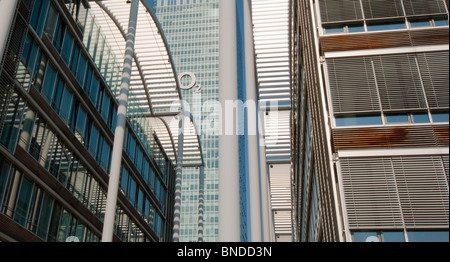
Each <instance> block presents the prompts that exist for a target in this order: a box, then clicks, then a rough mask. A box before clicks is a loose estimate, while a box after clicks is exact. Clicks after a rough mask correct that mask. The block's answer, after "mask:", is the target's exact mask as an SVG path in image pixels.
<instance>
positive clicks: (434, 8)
mask: <svg viewBox="0 0 450 262" xmlns="http://www.w3.org/2000/svg"><path fill="white" fill-rule="evenodd" d="M403 3H404V5H405V11H406V15H408V16H411V15H425V14H443V13H446V12H447V10H446V8H445V4H444V1H443V0H403Z"/></svg>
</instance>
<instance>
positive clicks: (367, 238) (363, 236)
mask: <svg viewBox="0 0 450 262" xmlns="http://www.w3.org/2000/svg"><path fill="white" fill-rule="evenodd" d="M353 238H354V241H355V242H380V239H379V237H378V232H354V233H353Z"/></svg>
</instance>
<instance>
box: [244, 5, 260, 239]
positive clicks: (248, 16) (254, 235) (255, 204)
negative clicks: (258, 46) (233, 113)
mask: <svg viewBox="0 0 450 262" xmlns="http://www.w3.org/2000/svg"><path fill="white" fill-rule="evenodd" d="M243 4H244V31H245V34H244V38H245V79H246V83H245V84H246V89H247V90H246V95H247V107H246V108H247V125H248V166H249V184H250V185H249V192H250V222H251V226H250V227H251V241H252V242H261V241H262V232H261V231H262V228H261V187H260V181H259V159H258V150H259V148H258V134H257V132H258V126H257V125H258V124H257V116H258V111H257V97H256V70H255V68H256V65H255V62H256V61H255V50H254V46H253V25H252V13H251V6H250V3H249V0H243Z"/></svg>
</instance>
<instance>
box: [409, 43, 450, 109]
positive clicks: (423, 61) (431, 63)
mask: <svg viewBox="0 0 450 262" xmlns="http://www.w3.org/2000/svg"><path fill="white" fill-rule="evenodd" d="M448 57H449V52H448V51H447V52H435V53H421V54H418V55H417V60H418V63H419V68H420V71H421V74H422V81H423V84H424V87H425V90H426V93H427V99H428V104H429V106H430V107H431V108H448V103H449V101H448V97H449V92H448V88H449V81H448V72H449V63H448Z"/></svg>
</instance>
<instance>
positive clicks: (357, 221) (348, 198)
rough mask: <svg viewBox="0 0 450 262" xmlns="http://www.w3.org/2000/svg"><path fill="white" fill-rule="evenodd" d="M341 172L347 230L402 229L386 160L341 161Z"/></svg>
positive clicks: (390, 172)
mask: <svg viewBox="0 0 450 262" xmlns="http://www.w3.org/2000/svg"><path fill="white" fill-rule="evenodd" d="M341 171H342V184H343V189H344V197H345V205H346V210H347V216H348V222H349V226H350V228H352V229H356V228H395V227H398V228H400V227H402V225H403V224H402V216H401V210H400V203H399V201H398V197H397V189H396V185H395V179H394V176H393V174H392V167H391V163H390V160H389V159H388V158H378V159H374V158H367V159H341Z"/></svg>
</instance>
